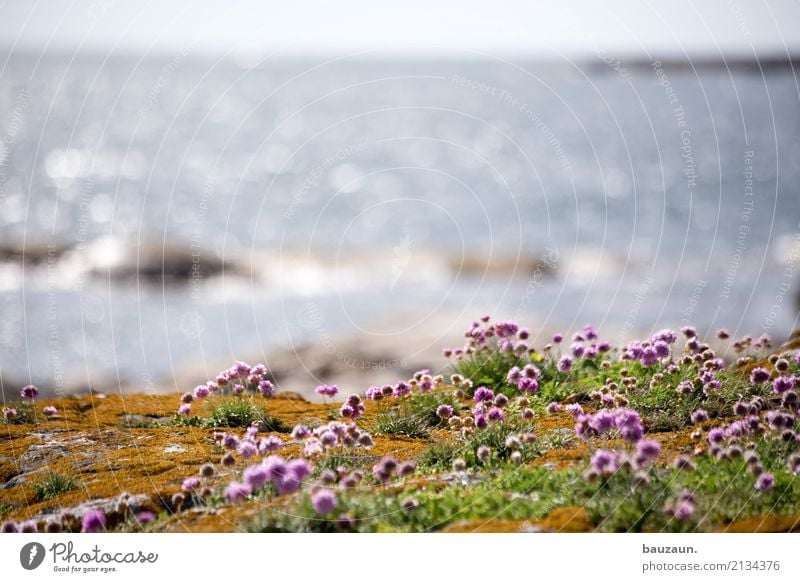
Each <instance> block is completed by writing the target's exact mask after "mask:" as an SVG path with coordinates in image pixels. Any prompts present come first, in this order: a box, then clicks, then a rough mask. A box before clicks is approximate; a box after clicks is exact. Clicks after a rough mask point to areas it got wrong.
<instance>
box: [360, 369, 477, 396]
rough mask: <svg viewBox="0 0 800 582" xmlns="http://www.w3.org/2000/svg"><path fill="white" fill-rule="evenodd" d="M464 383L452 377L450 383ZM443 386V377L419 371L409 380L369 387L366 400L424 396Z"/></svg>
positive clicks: (460, 379)
mask: <svg viewBox="0 0 800 582" xmlns="http://www.w3.org/2000/svg"><path fill="white" fill-rule="evenodd" d="M464 382H466V381H465V380H464V379H463V378H461V377H460V376H459V377H456V376H455V375H454V377H453V378H451V383H452V384H453V385H454V386H458V385H460V384H463V383H464ZM443 384H444V377H443V376H441V375H436V376H434V375H432V374H431V373H430V370H420V371H418V372H416V373H414V376H413V377H412V378H411V379H409V380H400V381H399V382H397V383H396V384H394V385H392V384H386V385H384V386H370V387H369V388H367V392H366V398H367V400H375V401H379V400H383V399H384V398H404V397H406V396H411V395H412V394H414V393H415V391H416V392H417V393H419V394H426V393H428V392H431V391H432V390H433V389H434V388H438V387H440V386H442V385H443Z"/></svg>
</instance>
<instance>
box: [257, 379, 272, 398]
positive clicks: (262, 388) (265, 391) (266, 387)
mask: <svg viewBox="0 0 800 582" xmlns="http://www.w3.org/2000/svg"><path fill="white" fill-rule="evenodd" d="M258 391H259V392H261V396H263V397H264V398H271V397H272V396H274V395H275V385H274V384H273V383H272V382H270V381H269V380H261V381H260V382H259V383H258Z"/></svg>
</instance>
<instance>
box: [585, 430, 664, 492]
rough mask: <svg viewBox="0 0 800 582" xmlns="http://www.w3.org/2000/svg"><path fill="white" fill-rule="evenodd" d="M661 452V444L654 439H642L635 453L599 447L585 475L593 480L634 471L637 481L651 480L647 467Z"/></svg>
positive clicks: (645, 481) (588, 479) (642, 482)
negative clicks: (620, 472) (619, 472)
mask: <svg viewBox="0 0 800 582" xmlns="http://www.w3.org/2000/svg"><path fill="white" fill-rule="evenodd" d="M660 453H661V444H660V443H659V442H658V441H655V440H652V439H641V440H639V441H638V442H637V443H636V448H635V450H634V451H633V453H631V454H629V453H626V452H625V451H609V450H606V449H598V450H596V451H595V452H594V454H592V457H591V459H590V460H589V468H588V469H587V470H586V471H585V472H584V474H583V477H584V479H586V480H587V481H589V482H591V481H594V480H596V479H597V478H598V477H603V478H608V477H611V476H613V475H614V474H616V473H617V472H618V471H633V472H634V479H635V481H636V482H637V483H640V484H645V483H648V482H649V476H648V475H647V473H646V472H645V469H647V467H648V466H649V465H650V464H651V463H652V462H653V461H655V460H656V458H657V457H658V456H659V454H660Z"/></svg>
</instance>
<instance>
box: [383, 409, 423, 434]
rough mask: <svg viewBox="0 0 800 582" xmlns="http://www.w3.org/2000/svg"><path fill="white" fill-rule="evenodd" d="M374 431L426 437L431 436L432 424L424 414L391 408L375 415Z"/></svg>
mask: <svg viewBox="0 0 800 582" xmlns="http://www.w3.org/2000/svg"><path fill="white" fill-rule="evenodd" d="M374 432H376V433H377V434H385V435H400V436H406V437H409V438H419V439H424V438H428V437H429V436H430V434H431V426H430V424H429V423H428V421H427V420H426V418H425V417H424V416H417V415H413V414H409V415H406V414H402V413H401V412H399V411H396V410H389V411H386V412H379V413H378V415H377V416H376V417H375V426H374Z"/></svg>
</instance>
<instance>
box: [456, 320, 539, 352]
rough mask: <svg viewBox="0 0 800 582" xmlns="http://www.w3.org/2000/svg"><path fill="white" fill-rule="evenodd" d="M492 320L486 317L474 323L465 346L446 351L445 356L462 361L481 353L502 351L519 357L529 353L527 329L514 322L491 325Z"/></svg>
mask: <svg viewBox="0 0 800 582" xmlns="http://www.w3.org/2000/svg"><path fill="white" fill-rule="evenodd" d="M490 319H491V318H490V316H489V315H484V316H483V317H481V318H480V321H474V322H472V326H471V327H470V329H468V330H467V331H466V333H464V337H465V338H466V341H465V343H464V346H463V347H460V348H448V349H445V350H444V356H445V357H446V358H453V359H455V360H460V359H462V358H464V357H465V356H468V355H471V354H476V353H480V352H495V351H500V352H504V353H509V354H517V355H524V354H526V353H528V351H529V349H530V346H529V344H528V341H527V340H528V339H529V338H530V332H529V331H528V330H527V329H524V328H520V327H519V325H517V324H516V323H514V322H513V321H499V322H497V323H489V320H490Z"/></svg>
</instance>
